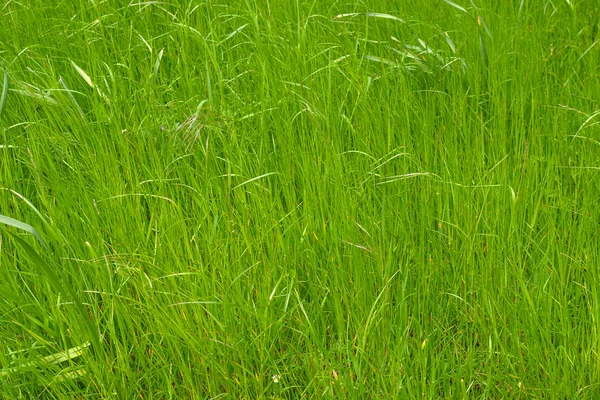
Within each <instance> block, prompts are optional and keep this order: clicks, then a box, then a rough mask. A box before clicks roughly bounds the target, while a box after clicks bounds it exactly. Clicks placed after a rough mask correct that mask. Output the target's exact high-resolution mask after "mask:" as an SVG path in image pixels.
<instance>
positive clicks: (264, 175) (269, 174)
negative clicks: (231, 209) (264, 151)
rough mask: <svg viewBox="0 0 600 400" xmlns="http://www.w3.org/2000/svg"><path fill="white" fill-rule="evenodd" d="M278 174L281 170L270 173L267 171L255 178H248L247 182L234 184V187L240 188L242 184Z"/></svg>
mask: <svg viewBox="0 0 600 400" xmlns="http://www.w3.org/2000/svg"><path fill="white" fill-rule="evenodd" d="M277 174H279V172H269V173H266V174H262V175H259V176H257V177H255V178H252V179H248V180H247V181H246V182H243V183H240V184H239V185H237V186H234V187H233V189H237V188H239V187H241V186H244V185H247V184H248V183H250V182H254V181H256V180H259V179H262V178H266V177H267V176H271V175H277Z"/></svg>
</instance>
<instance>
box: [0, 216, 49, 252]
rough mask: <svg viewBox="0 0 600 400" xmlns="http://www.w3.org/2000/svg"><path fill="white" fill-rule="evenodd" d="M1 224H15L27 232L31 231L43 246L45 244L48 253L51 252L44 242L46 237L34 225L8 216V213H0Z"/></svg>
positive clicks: (14, 225)
mask: <svg viewBox="0 0 600 400" xmlns="http://www.w3.org/2000/svg"><path fill="white" fill-rule="evenodd" d="M0 224H4V225H8V226H13V227H15V228H17V229H21V230H23V231H25V232H28V233H31V234H32V235H33V236H35V237H36V239H37V240H38V241H39V242H40V243H41V244H42V246H44V250H46V253H48V252H49V251H48V246H47V245H46V242H44V239H42V236H40V234H39V233H38V231H37V230H36V229H35V228H34V227H33V226H31V225H29V224H26V223H25V222H21V221H19V220H16V219H14V218H10V217H7V216H6V215H2V214H0Z"/></svg>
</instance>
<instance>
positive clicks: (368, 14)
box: [365, 12, 404, 23]
mask: <svg viewBox="0 0 600 400" xmlns="http://www.w3.org/2000/svg"><path fill="white" fill-rule="evenodd" d="M365 15H366V16H367V17H374V18H383V19H391V20H393V21H398V22H402V23H404V20H403V19H402V18H398V17H396V16H394V15H390V14H383V13H376V12H368V13H366V14H365Z"/></svg>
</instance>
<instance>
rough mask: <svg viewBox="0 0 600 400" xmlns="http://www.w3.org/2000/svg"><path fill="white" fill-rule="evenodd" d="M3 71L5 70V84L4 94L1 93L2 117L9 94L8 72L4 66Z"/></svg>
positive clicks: (0, 108)
mask: <svg viewBox="0 0 600 400" xmlns="http://www.w3.org/2000/svg"><path fill="white" fill-rule="evenodd" d="M2 71H3V72H4V84H3V85H2V95H0V118H2V112H3V111H4V105H5V104H6V95H7V94H8V74H7V73H6V70H5V69H4V68H3V69H2Z"/></svg>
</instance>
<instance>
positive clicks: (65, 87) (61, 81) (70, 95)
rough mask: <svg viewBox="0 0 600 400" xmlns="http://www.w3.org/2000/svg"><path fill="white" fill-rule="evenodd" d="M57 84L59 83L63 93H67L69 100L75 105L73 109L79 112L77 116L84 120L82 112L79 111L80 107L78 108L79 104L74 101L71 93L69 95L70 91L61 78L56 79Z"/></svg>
mask: <svg viewBox="0 0 600 400" xmlns="http://www.w3.org/2000/svg"><path fill="white" fill-rule="evenodd" d="M58 82H60V84H61V85H62V87H63V88H64V89H65V91H66V92H67V95H68V96H69V97H70V98H71V100H72V101H73V104H75V107H76V108H77V111H78V112H79V115H80V116H81V119H83V120H85V114H84V113H83V110H82V109H81V107H80V106H79V103H78V102H77V100H76V99H75V96H73V93H71V89H69V88H68V87H67V84H66V83H65V81H64V80H63V78H62V76H61V77H59V78H58Z"/></svg>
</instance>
